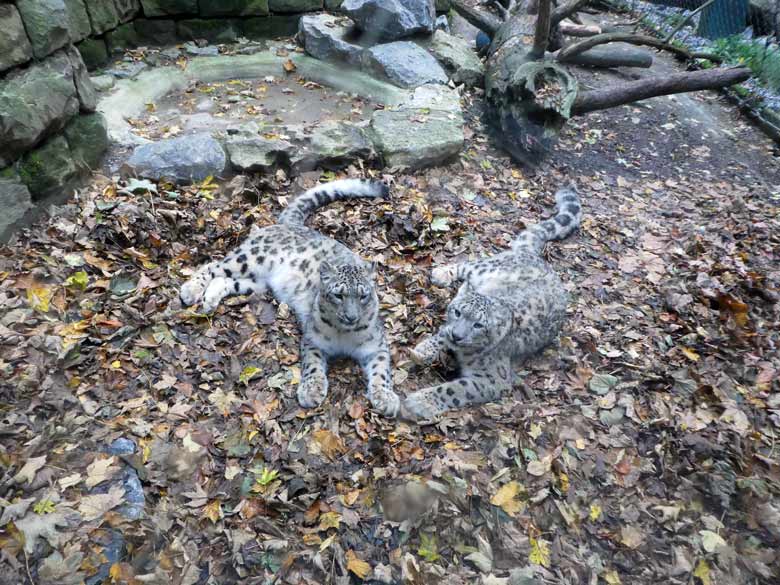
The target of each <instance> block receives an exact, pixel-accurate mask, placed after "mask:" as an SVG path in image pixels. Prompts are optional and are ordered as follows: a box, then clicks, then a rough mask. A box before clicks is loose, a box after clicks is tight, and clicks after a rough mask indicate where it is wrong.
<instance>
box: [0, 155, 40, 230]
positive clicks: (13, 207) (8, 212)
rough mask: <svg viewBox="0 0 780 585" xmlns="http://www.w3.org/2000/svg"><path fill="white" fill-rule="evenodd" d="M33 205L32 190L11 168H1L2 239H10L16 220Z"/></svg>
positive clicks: (0, 222) (0, 228) (0, 226)
mask: <svg viewBox="0 0 780 585" xmlns="http://www.w3.org/2000/svg"><path fill="white" fill-rule="evenodd" d="M32 207H33V204H32V200H31V198H30V191H29V190H28V189H27V186H26V185H24V184H23V183H22V182H21V179H19V177H18V175H16V173H14V172H13V171H11V170H10V169H7V170H0V209H2V210H3V213H2V214H0V241H2V242H4V241H6V240H7V239H8V237H9V236H10V235H11V231H12V230H13V228H14V225H15V224H16V222H18V221H20V220H21V219H22V218H23V217H24V215H25V213H27V212H28V211H29V210H30V209H32Z"/></svg>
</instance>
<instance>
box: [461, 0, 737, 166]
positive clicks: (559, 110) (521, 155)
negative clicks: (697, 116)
mask: <svg viewBox="0 0 780 585" xmlns="http://www.w3.org/2000/svg"><path fill="white" fill-rule="evenodd" d="M493 1H494V2H498V1H499V0H493ZM587 2H588V0H568V2H564V3H562V4H561V5H560V6H558V7H557V8H555V9H554V10H553V9H552V2H551V0H520V1H519V2H518V3H517V4H515V2H514V0H510V2H509V6H510V9H507V8H504V7H503V6H502V8H501V9H500V10H499V12H501V13H502V15H504V17H505V20H504V21H503V22H501V23H500V24H497V18H496V17H495V16H493V15H490V14H487V13H485V12H484V11H481V10H477V9H475V8H472V7H469V6H467V5H466V4H464V3H463V0H453V7H454V8H455V10H456V11H457V12H458V13H459V14H461V15H462V16H463V17H464V18H465V19H466V20H468V21H469V22H470V23H471V24H473V25H474V26H477V27H478V28H480V29H482V30H483V31H484V32H485V33H486V34H488V35H489V36H490V37H491V38H492V42H491V44H490V48H489V50H488V58H487V62H486V67H485V98H486V101H487V105H488V113H489V116H490V119H491V122H492V123H493V124H494V125H495V126H496V127H497V129H498V131H499V132H498V134H499V137H500V139H501V141H502V143H503V146H504V147H505V148H506V150H507V151H508V152H509V154H510V155H511V156H512V158H514V159H515V160H516V161H518V162H522V163H526V164H534V163H536V162H538V161H539V160H540V158H541V157H542V156H544V154H545V153H546V152H548V151H549V149H550V147H551V146H552V145H553V144H554V143H555V142H556V140H557V138H558V134H559V133H560V130H561V128H562V127H563V126H564V124H566V122H567V120H568V119H569V118H570V117H571V116H575V115H581V114H585V113H587V112H591V111H594V110H599V109H605V108H612V107H615V106H618V105H621V104H626V103H630V102H634V101H638V100H642V99H647V98H649V97H655V96H659V95H667V94H672V93H682V92H688V91H696V90H699V89H714V88H719V87H724V86H728V85H733V84H735V83H739V82H741V81H745V80H746V79H748V78H749V77H750V70H749V69H747V68H735V69H709V70H702V71H695V72H690V73H680V74H675V75H664V76H662V77H650V78H645V79H642V80H639V81H637V82H632V83H627V84H623V85H619V86H616V87H611V88H609V87H608V88H604V89H598V90H592V91H587V92H580V91H579V87H578V84H577V80H576V78H575V77H574V76H573V75H572V74H571V72H570V71H569V70H568V69H566V68H565V67H564V66H563V64H564V63H571V64H585V65H589V66H604V67H615V66H625V65H629V66H637V67H648V66H649V65H650V63H649V62H648V61H652V57H651V56H649V54H648V53H644V52H642V53H639V52H636V53H629V55H628V56H626V55H614V54H613V55H610V54H609V53H608V52H606V51H603V50H600V49H599V45H603V44H605V43H609V42H615V41H621V42H624V43H629V44H635V45H644V46H651V47H653V48H658V49H662V50H670V51H672V52H673V53H675V54H676V55H677V56H678V57H680V58H683V59H688V60H691V59H693V58H694V57H696V55H691V54H690V53H689V52H687V51H685V50H682V49H679V48H677V47H672V46H671V45H669V44H668V39H667V40H666V41H662V40H659V39H655V38H653V37H647V36H643V35H636V34H624V33H616V32H610V33H607V34H596V35H593V36H590V37H588V38H586V39H584V40H581V41H579V42H575V43H572V44H569V45H566V46H564V45H563V36H562V33H561V30H560V28H559V24H560V23H561V21H562V20H563V19H565V18H567V17H570V16H572V15H573V14H574V13H576V11H577V10H579V9H580V8H582V7H583V6H584V5H585V4H587Z"/></svg>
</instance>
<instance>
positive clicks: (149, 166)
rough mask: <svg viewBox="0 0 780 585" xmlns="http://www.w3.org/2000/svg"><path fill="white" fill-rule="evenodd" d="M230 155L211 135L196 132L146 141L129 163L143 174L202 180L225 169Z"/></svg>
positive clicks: (148, 176)
mask: <svg viewBox="0 0 780 585" xmlns="http://www.w3.org/2000/svg"><path fill="white" fill-rule="evenodd" d="M226 163H227V158H226V156H225V151H224V150H223V149H222V146H221V145H220V144H219V142H217V141H216V140H215V139H214V138H212V136H211V134H207V133H203V134H194V135H192V136H181V137H179V138H171V139H168V140H161V141H160V142H153V143H150V144H144V145H141V146H139V147H137V148H136V149H135V151H133V154H132V156H131V157H130V158H129V159H128V161H127V165H128V166H129V167H130V168H131V169H132V170H133V171H134V172H135V173H136V174H137V175H138V176H140V177H144V178H146V179H154V180H159V179H162V178H163V177H165V178H167V179H172V180H174V181H176V182H177V183H181V184H187V183H191V182H196V181H202V180H204V179H205V178H206V177H208V176H218V175H221V174H222V173H223V172H224V171H225V166H226Z"/></svg>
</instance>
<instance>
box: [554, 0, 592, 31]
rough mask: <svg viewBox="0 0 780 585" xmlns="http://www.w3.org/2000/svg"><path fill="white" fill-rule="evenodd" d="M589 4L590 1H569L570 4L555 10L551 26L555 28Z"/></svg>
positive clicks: (566, 3)
mask: <svg viewBox="0 0 780 585" xmlns="http://www.w3.org/2000/svg"><path fill="white" fill-rule="evenodd" d="M588 2H590V0H569V1H568V2H565V3H563V4H561V5H560V6H558V8H556V9H555V10H553V13H552V17H551V19H550V26H551V27H552V28H555V27H556V26H558V23H559V22H561V21H562V20H563V19H564V18H567V17H568V16H570V15H572V14H574V13H575V12H577V11H578V10H579V9H580V8H582V7H583V6H584V5H585V4H587V3H588Z"/></svg>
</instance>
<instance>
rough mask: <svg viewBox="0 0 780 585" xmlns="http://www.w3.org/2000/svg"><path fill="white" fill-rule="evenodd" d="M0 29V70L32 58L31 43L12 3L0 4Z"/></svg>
mask: <svg viewBox="0 0 780 585" xmlns="http://www.w3.org/2000/svg"><path fill="white" fill-rule="evenodd" d="M0 30H2V31H3V33H2V34H0V72H2V71H5V70H6V69H10V68H11V67H15V66H16V65H21V64H22V63H26V62H27V61H29V60H30V59H32V56H33V51H32V45H31V44H30V41H29V39H28V38H27V34H26V33H25V32H24V25H23V24H22V17H21V16H19V11H18V10H17V9H16V7H15V6H14V5H13V4H0Z"/></svg>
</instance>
